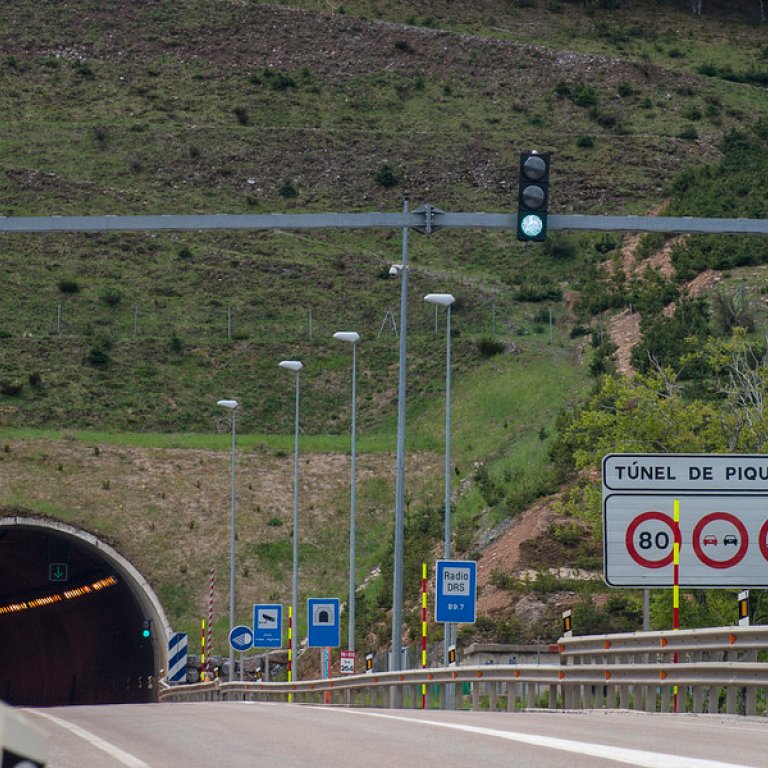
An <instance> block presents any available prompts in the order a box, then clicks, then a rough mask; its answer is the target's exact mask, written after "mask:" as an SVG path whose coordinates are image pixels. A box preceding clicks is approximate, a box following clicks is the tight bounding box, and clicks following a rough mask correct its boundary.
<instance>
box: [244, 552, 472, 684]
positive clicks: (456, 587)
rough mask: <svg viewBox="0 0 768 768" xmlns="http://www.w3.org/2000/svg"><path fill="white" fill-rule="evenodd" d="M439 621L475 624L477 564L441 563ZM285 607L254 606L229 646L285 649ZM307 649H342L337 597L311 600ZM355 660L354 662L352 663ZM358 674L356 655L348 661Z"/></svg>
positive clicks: (438, 572)
mask: <svg viewBox="0 0 768 768" xmlns="http://www.w3.org/2000/svg"><path fill="white" fill-rule="evenodd" d="M435 583H436V586H435V620H436V621H438V622H443V623H451V624H471V623H473V622H474V621H475V613H476V592H477V563H476V562H474V561H470V560H438V561H437V569H436V577H435ZM282 631H283V606H282V605H276V604H262V605H258V604H257V605H254V606H253V627H247V626H245V625H239V626H236V627H233V628H232V629H231V630H230V633H229V644H230V646H231V647H232V648H233V649H234V650H235V651H239V652H241V653H242V652H244V651H248V650H250V649H251V648H280V647H281V646H282ZM307 645H308V647H310V648H338V647H339V646H340V645H341V601H340V600H339V599H338V598H337V597H310V598H309V599H308V600H307ZM350 659H351V661H350ZM346 661H347V665H348V666H347V668H346V669H345V670H344V671H345V672H348V671H349V667H350V666H351V669H352V670H354V663H355V660H354V655H352V656H350V657H348V658H346Z"/></svg>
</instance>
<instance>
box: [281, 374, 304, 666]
mask: <svg viewBox="0 0 768 768" xmlns="http://www.w3.org/2000/svg"><path fill="white" fill-rule="evenodd" d="M279 365H280V367H281V368H284V369H285V370H287V371H293V372H294V373H295V374H296V415H295V420H294V421H295V426H294V443H293V580H292V583H291V621H292V627H291V648H290V652H291V665H290V670H289V680H298V678H299V675H298V672H299V667H298V661H299V657H298V642H297V638H298V631H297V629H298V623H299V614H298V608H299V371H300V370H301V369H302V368H303V367H304V366H303V365H302V364H301V363H300V362H299V361H298V360H283V361H281V362H280V363H279ZM294 665H295V672H294Z"/></svg>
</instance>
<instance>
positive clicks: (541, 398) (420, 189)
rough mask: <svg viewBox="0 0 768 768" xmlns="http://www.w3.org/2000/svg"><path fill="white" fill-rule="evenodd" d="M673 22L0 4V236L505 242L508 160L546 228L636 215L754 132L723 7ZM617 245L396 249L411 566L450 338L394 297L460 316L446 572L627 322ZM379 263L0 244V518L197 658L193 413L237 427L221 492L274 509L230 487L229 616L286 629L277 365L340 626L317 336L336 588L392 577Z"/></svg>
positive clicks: (311, 538)
mask: <svg viewBox="0 0 768 768" xmlns="http://www.w3.org/2000/svg"><path fill="white" fill-rule="evenodd" d="M212 6H213V8H212ZM623 6H626V7H623ZM679 6H680V7H675V4H673V3H658V2H654V1H652V0H648V1H647V2H633V3H626V4H621V3H602V4H601V3H587V2H583V3H576V2H551V1H549V0H547V1H546V2H545V1H544V0H541V1H540V2H539V1H538V0H525V2H523V1H522V0H518V1H517V2H490V3H484V4H483V5H482V6H480V7H479V6H477V4H469V3H464V2H458V3H450V4H438V5H436V6H430V9H429V14H430V15H429V17H427V16H426V15H423V16H422V15H420V14H418V13H415V12H414V11H413V10H410V11H407V10H405V9H404V8H403V7H402V6H399V5H388V4H386V3H367V2H360V3H349V4H345V5H344V7H341V6H339V7H334V8H329V6H327V5H324V6H322V7H320V6H319V5H318V4H317V3H306V4H301V3H296V4H292V5H291V6H289V5H281V6H275V5H265V4H260V3H235V2H225V1H224V0H218V1H217V2H215V3H213V4H212V3H210V2H209V1H208V0H205V1H203V0H182V2H175V3H168V2H165V0H145V1H144V2H131V3H121V4H114V5H111V6H108V5H105V4H103V3H99V2H96V1H95V0H93V1H86V2H81V3H77V4H74V5H73V4H62V3H57V2H32V0H19V2H17V3H14V4H12V5H11V4H4V5H3V6H2V7H0V30H2V31H0V40H2V57H1V59H0V162H1V163H2V171H3V172H2V173H1V174H0V214H2V215H6V216H14V215H42V214H54V213H55V214H96V213H171V212H178V213H190V212H205V213H215V212H230V213H238V212H278V211H349V210H392V211H396V210H400V209H401V206H402V196H403V194H404V193H406V192H407V193H410V195H411V201H412V206H415V205H418V204H420V203H425V202H429V203H432V204H434V205H437V206H440V207H442V208H444V209H447V210H488V211H513V210H514V208H515V205H516V189H517V163H518V154H517V153H518V151H520V150H523V149H529V148H532V147H535V148H536V149H539V150H540V151H550V152H552V153H553V156H554V161H553V174H552V184H551V195H552V199H551V210H552V211H554V212H577V213H587V212H591V213H611V214H613V213H645V212H647V211H649V210H651V209H656V208H658V206H659V205H661V204H662V203H663V201H664V200H665V197H666V194H667V193H668V192H669V191H670V190H673V191H674V185H673V182H675V183H677V184H678V185H679V184H680V182H679V176H678V174H679V173H680V172H685V173H686V174H687V176H684V177H683V178H687V179H689V180H690V179H694V180H695V179H697V178H698V177H697V176H696V174H697V173H704V171H699V170H697V169H699V168H700V167H701V166H702V164H706V163H715V162H717V161H719V160H720V158H721V146H722V141H723V137H724V136H728V135H730V134H731V132H732V131H733V130H734V129H736V128H738V129H740V130H750V131H752V130H758V129H759V127H760V125H761V124H762V123H761V121H765V119H766V115H767V114H768V102H767V100H766V89H765V87H764V84H761V73H764V72H765V71H766V70H767V69H768V54H766V47H765V38H764V29H762V28H760V27H759V26H757V25H755V24H754V23H752V21H753V19H752V18H751V17H749V16H745V15H743V14H737V13H736V12H735V10H736V9H735V6H734V9H735V10H734V14H733V16H731V17H723V16H722V15H719V16H715V15H713V16H707V17H703V18H700V19H694V18H693V17H691V16H689V15H688V14H687V13H686V10H687V6H686V4H685V3H681V4H679ZM738 10H742V9H741V6H739V9H738ZM692 184H693V186H698V182H697V181H694V182H692ZM684 212H686V213H695V212H696V211H693V210H690V209H689V210H686V211H684ZM729 215H730V214H729ZM618 245H619V238H618V237H612V238H605V237H600V236H597V235H591V234H582V235H569V234H554V235H553V236H552V237H551V238H550V240H549V242H548V243H547V244H546V245H545V246H524V245H521V244H519V243H517V242H515V241H514V240H513V236H512V235H511V234H510V233H487V232H438V233H436V234H434V235H432V236H430V237H429V238H427V237H421V236H418V235H416V234H414V235H413V236H412V237H411V254H410V260H411V264H412V266H413V273H412V276H411V292H410V300H411V305H410V308H409V311H410V318H411V322H410V326H409V329H408V333H409V410H410V412H409V425H410V430H409V449H411V450H413V451H414V452H418V453H416V454H415V457H414V459H412V460H411V461H413V462H415V464H414V466H416V467H418V469H417V470H415V471H414V473H413V475H409V481H408V482H409V511H411V512H412V514H413V515H414V516H415V517H418V516H419V515H421V514H423V515H424V516H425V517H429V518H430V520H432V521H433V522H432V524H430V525H429V526H427V528H428V529H429V530H428V531H427V533H428V535H427V536H425V542H422V543H423V544H424V545H425V546H426V547H428V546H429V545H430V543H431V541H432V539H431V538H430V537H432V536H437V537H439V530H435V524H434V521H435V520H439V507H440V505H441V503H442V495H441V494H442V491H441V488H442V480H441V471H442V470H441V451H442V423H443V422H442V418H443V416H442V408H443V399H442V387H443V364H444V336H443V328H444V326H443V325H442V323H441V322H440V321H442V318H438V321H439V322H438V327H437V332H436V331H435V317H434V313H433V309H432V308H431V307H428V306H426V305H424V303H423V302H422V301H421V297H422V296H423V295H424V294H425V293H428V292H430V291H436V290H439V291H450V292H452V293H454V294H455V295H456V297H457V304H456V306H455V308H454V315H453V327H454V330H455V336H454V339H453V345H454V346H453V360H454V365H455V371H456V382H455V389H454V407H455V413H454V419H453V423H454V430H455V433H454V446H453V455H454V464H455V476H454V482H455V488H456V489H459V488H462V489H463V491H462V492H463V495H462V496H461V497H460V499H459V501H458V503H457V510H456V515H457V530H458V531H459V532H460V535H461V536H462V542H463V543H465V544H466V545H467V546H468V547H472V546H474V542H475V541H476V537H475V531H476V529H477V528H479V527H485V526H489V525H492V524H494V523H496V522H498V521H499V520H500V519H502V518H504V517H505V516H508V515H511V514H514V513H516V512H517V511H519V510H520V509H521V508H523V506H524V505H525V504H527V503H529V502H530V500H532V499H533V498H535V496H536V495H537V494H539V493H542V492H544V491H547V490H550V489H551V488H552V482H553V481H552V479H551V476H550V475H549V474H548V469H547V464H548V458H547V450H548V448H549V446H550V444H551V440H552V437H553V434H554V422H555V417H556V415H557V413H558V412H559V411H560V410H562V409H563V408H567V407H569V406H572V405H573V404H574V403H576V402H578V401H579V399H580V398H581V397H582V396H583V394H584V393H585V392H586V391H587V389H588V388H589V386H590V382H589V377H588V363H589V357H590V352H589V349H588V344H586V343H585V341H584V336H582V335H579V334H582V333H585V332H586V331H587V329H588V328H589V327H590V326H591V325H592V324H595V325H596V321H595V317H593V315H595V316H596V314H597V312H598V311H599V310H601V309H604V308H605V307H606V306H611V303H610V301H609V302H608V303H607V304H605V303H601V300H602V297H603V295H604V294H605V295H607V294H608V293H611V292H615V295H616V296H617V297H618V298H617V299H616V302H618V303H621V302H627V301H629V300H632V295H631V293H630V292H629V291H628V290H627V288H626V286H623V287H620V289H617V287H616V286H615V285H607V284H605V283H602V282H597V281H596V280H595V275H596V274H597V273H598V271H599V266H600V265H601V264H602V263H603V261H604V260H605V259H606V252H607V253H608V254H609V255H608V257H607V258H612V257H613V256H615V254H616V253H618V251H617V250H616V248H617V246H618ZM400 247H401V245H400V236H399V233H397V232H365V233H362V232H332V233H331V232H323V233H318V232H312V233H304V234H296V233H265V234H248V233H226V232H222V233H217V234H215V235H213V234H210V233H206V234H203V233H184V234H179V233H171V234H168V233H165V234H102V235H84V234H80V235H76V234H72V235H56V236H52V235H23V236H17V235H3V236H0V285H2V286H3V295H4V301H3V302H2V305H1V306H0V428H2V429H3V430H4V431H3V438H2V441H3V444H4V445H5V446H7V450H5V451H4V452H3V453H2V454H0V458H2V463H0V468H2V471H3V472H4V473H5V475H4V480H3V482H2V483H0V503H1V504H4V505H9V506H15V507H22V508H26V509H31V510H33V511H36V512H39V513H45V514H52V515H54V516H56V517H61V518H63V519H67V520H69V521H71V522H73V523H74V524H77V525H82V526H83V527H87V528H90V529H92V530H94V531H96V532H97V533H101V534H103V535H105V536H107V537H109V538H110V540H112V541H113V543H114V544H115V545H116V546H117V547H118V548H119V549H120V550H121V551H124V552H125V553H126V554H128V555H129V556H130V557H132V558H135V560H136V562H137V565H138V566H139V567H140V569H141V570H142V571H143V572H145V573H146V574H147V575H148V577H149V578H150V581H151V582H152V583H153V584H154V585H155V586H156V588H157V590H158V592H159V593H160V595H161V597H162V599H163V602H164V604H165V605H166V608H167V609H168V611H169V614H170V617H171V620H172V622H173V623H174V624H175V625H177V626H178V627H179V628H180V629H187V630H189V631H194V630H193V627H194V623H195V620H196V618H195V617H196V615H197V613H198V612H199V610H201V607H202V605H203V604H204V600H205V593H206V592H205V591H206V589H207V572H208V569H209V568H210V566H211V565H212V564H215V565H216V566H217V568H218V570H219V572H220V573H224V571H225V568H226V557H227V553H226V552H225V551H221V552H219V551H218V550H219V549H222V547H220V546H218V544H217V545H216V546H214V545H213V542H218V541H221V540H223V539H224V538H226V532H225V530H224V527H225V523H226V521H225V519H224V517H223V516H222V515H221V514H220V511H221V510H224V509H226V507H227V493H228V485H227V484H226V472H225V464H226V460H227V450H228V438H227V434H226V433H227V429H228V420H227V415H226V414H224V413H222V412H221V411H220V410H219V409H217V408H216V406H215V403H216V400H218V399H219V398H221V397H236V398H237V399H238V400H240V401H241V403H242V405H243V410H242V418H241V421H240V431H239V434H240V435H241V445H242V449H243V452H244V459H243V461H244V462H245V465H244V472H245V473H246V476H248V475H249V474H253V476H258V475H259V470H260V469H262V468H264V467H273V465H274V467H273V469H274V473H275V477H276V478H277V479H275V480H274V487H273V486H270V487H269V488H265V487H262V486H261V485H259V484H258V483H257V482H255V481H254V480H244V481H243V485H242V486H241V488H242V489H243V490H242V493H243V494H244V498H243V499H242V502H241V505H242V515H243V529H242V532H241V539H240V543H239V545H238V546H239V547H240V548H241V549H240V557H241V562H242V563H243V567H244V569H247V574H246V573H245V572H243V573H241V574H240V577H239V578H242V579H243V580H244V588H243V589H242V590H240V596H241V599H242V605H243V606H247V605H248V601H249V600H251V598H252V597H253V598H256V597H259V598H267V595H266V594H265V593H266V592H267V591H268V592H270V595H269V599H278V597H280V599H285V598H286V596H287V594H288V588H287V581H286V576H287V570H286V569H287V560H286V558H287V554H286V551H287V550H286V547H287V543H288V537H287V536H286V534H285V531H286V524H287V519H288V518H287V517H286V514H287V510H288V509H289V507H290V501H289V500H288V499H287V498H286V497H284V496H282V495H280V494H278V495H275V491H274V488H276V487H280V488H281V489H283V490H284V489H285V488H289V487H290V483H289V482H287V481H286V477H285V476H284V473H285V472H286V471H287V466H288V462H289V461H290V459H289V453H290V451H291V450H292V448H291V440H290V437H289V435H290V432H291V428H292V389H291V381H290V379H288V378H286V376H285V375H284V374H283V372H282V371H280V370H279V369H278V368H277V362H278V361H279V360H281V359H284V358H299V359H301V360H302V361H303V362H304V363H305V365H306V369H305V372H304V373H303V378H302V393H303V395H302V429H303V433H304V436H303V438H302V439H303V443H302V446H303V447H302V451H303V452H306V453H307V454H308V458H307V461H308V467H309V469H308V471H311V472H314V473H317V474H312V478H313V479H312V480H311V481H309V480H308V481H307V483H308V485H307V493H311V500H310V499H307V500H306V503H307V505H308V507H310V508H311V512H310V510H308V511H307V514H310V515H316V516H317V519H311V521H308V524H307V525H306V526H305V527H304V528H303V529H302V536H304V535H305V533H306V536H307V539H306V545H305V546H306V550H305V551H304V562H305V567H306V573H305V574H304V577H305V578H304V581H303V586H302V589H303V590H304V589H310V588H313V589H314V588H319V587H323V588H328V589H334V588H335V589H337V590H339V591H340V592H343V590H344V582H345V578H344V576H343V571H344V548H345V546H346V544H345V525H346V512H345V509H346V506H345V505H346V501H345V498H346V497H345V493H346V491H345V488H346V478H347V466H346V463H345V460H344V456H343V454H344V452H345V451H346V445H347V442H346V434H347V431H348V423H349V421H348V420H349V378H348V377H349V350H348V348H343V347H342V348H340V346H339V345H338V344H337V343H335V342H333V341H332V339H331V335H332V333H333V332H334V331H337V330H342V329H343V330H348V329H355V330H357V331H358V332H359V333H360V334H361V336H362V337H363V339H362V342H361V347H360V384H359V395H360V425H361V443H360V445H361V451H363V452H365V453H366V456H367V458H368V460H369V461H370V467H369V472H370V477H369V478H368V479H367V480H366V483H364V485H363V488H362V489H361V494H362V496H361V498H362V499H363V501H362V505H363V509H364V510H365V511H364V514H365V515H367V516H368V517H367V518H366V519H365V524H364V525H362V526H361V527H359V530H360V528H362V531H363V533H362V534H361V535H362V536H363V541H362V544H361V558H360V563H361V565H360V574H359V575H360V578H361V579H362V578H363V577H364V576H365V575H367V573H368V572H369V571H370V570H372V569H373V568H374V567H375V566H376V565H378V564H379V563H380V562H381V560H382V558H383V557H385V554H386V542H387V537H388V535H389V531H390V526H391V512H392V507H393V504H394V502H393V490H392V487H391V486H392V479H393V473H392V466H393V461H392V451H393V449H394V423H395V422H394V419H395V411H396V395H397V359H398V350H397V338H396V336H395V335H394V333H393V332H392V328H391V324H389V323H388V322H387V320H388V314H387V313H388V311H392V312H394V320H395V322H399V317H398V314H397V308H398V302H399V284H398V283H397V282H396V281H392V280H390V279H389V278H388V277H387V272H388V267H389V265H390V264H391V263H393V262H396V261H399V259H400ZM611 254H612V255H611ZM611 295H613V293H612V294H611ZM585 298H587V299H591V300H594V301H585V300H584V299H585ZM613 305H614V306H615V305H616V303H615V302H614V304H613ZM550 310H551V314H552V318H553V323H554V325H553V327H552V329H551V330H550V327H549V325H548V322H549V316H550ZM550 342H551V343H550ZM494 344H496V345H497V347H496V350H495V351H497V352H498V351H501V350H503V352H501V353H500V354H490V352H492V351H494V349H493V346H494ZM30 427H34V428H35V430H36V431H32V432H30V431H24V432H20V431H19V430H22V429H23V430H28V429H29V428H30ZM77 430H88V431H87V432H86V433H85V434H81V433H80V432H77ZM97 430H98V433H97V432H96V431H97ZM159 433H162V434H159ZM210 433H218V436H217V437H215V438H211V437H207V436H206V434H210ZM97 447H98V449H99V450H98V452H96V448H97ZM200 452H202V453H200ZM309 454H312V456H309ZM203 465H204V466H205V467H206V472H205V476H204V477H198V479H199V482H200V483H201V485H200V486H196V485H195V484H194V481H193V480H192V476H197V474H198V472H200V471H201V470H200V467H201V466H203ZM409 465H410V462H409ZM478 467H482V468H483V472H484V474H483V473H481V474H480V475H478ZM148 471H151V473H152V474H153V475H156V476H157V477H156V478H154V479H153V480H151V481H150V480H147V479H143V477H144V475H145V474H146V473H147V472H148ZM209 471H210V474H209ZM281 472H282V473H283V474H280V473H281ZM270 473H271V470H270ZM84 478H88V483H89V488H90V490H91V495H90V496H87V497H85V496H84V494H83V490H82V488H83V480H84ZM319 478H326V479H325V480H324V481H323V482H322V483H320V479H319ZM123 479H124V480H125V482H123ZM249 483H250V485H249ZM126 510H129V511H130V514H127V515H126V514H125V511H126ZM217 515H218V518H217ZM219 518H220V519H219ZM126 520H128V521H130V522H129V523H128V524H126ZM321 521H322V522H323V524H322V525H321V524H319V523H320V522H321ZM438 527H439V526H438ZM302 541H304V539H302ZM208 548H210V551H206V550H207V549H208ZM169 550H170V551H171V552H173V553H174V554H173V555H172V556H170V557H167V558H163V560H162V562H159V559H160V558H159V552H161V551H162V552H167V551H169ZM193 553H195V555H199V556H194V557H193V556H192V554H193ZM414 557H415V554H414ZM183 569H186V570H183ZM253 591H255V592H258V594H251V592H253Z"/></svg>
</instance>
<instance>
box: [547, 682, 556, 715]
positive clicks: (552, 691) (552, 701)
mask: <svg viewBox="0 0 768 768" xmlns="http://www.w3.org/2000/svg"><path fill="white" fill-rule="evenodd" d="M549 708H550V709H557V683H552V684H550V686H549Z"/></svg>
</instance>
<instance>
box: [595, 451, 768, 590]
mask: <svg viewBox="0 0 768 768" xmlns="http://www.w3.org/2000/svg"><path fill="white" fill-rule="evenodd" d="M675 500H677V501H678V502H679V513H680V521H679V524H676V523H675V521H674V514H673V509H674V502H675ZM675 540H677V541H678V543H679V547H680V550H679V551H680V569H679V577H680V585H681V586H687V587H763V586H768V456H747V455H727V454H714V455H710V454H611V455H609V456H606V457H605V458H604V459H603V554H604V575H605V581H606V583H608V584H609V585H611V586H616V587H666V586H671V585H672V583H673V563H672V558H673V549H674V542H675Z"/></svg>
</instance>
